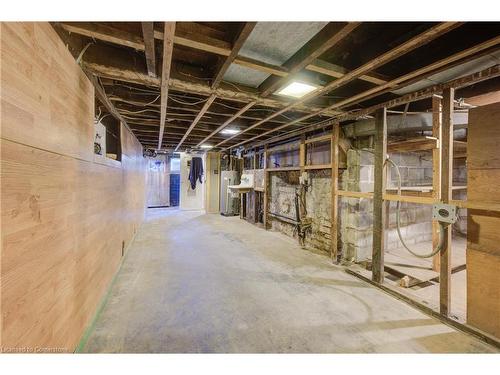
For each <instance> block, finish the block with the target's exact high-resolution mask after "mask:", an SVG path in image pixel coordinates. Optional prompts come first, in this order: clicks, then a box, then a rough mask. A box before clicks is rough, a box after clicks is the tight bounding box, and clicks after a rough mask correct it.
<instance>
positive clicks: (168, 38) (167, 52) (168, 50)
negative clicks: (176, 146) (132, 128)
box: [158, 22, 175, 149]
mask: <svg viewBox="0 0 500 375" xmlns="http://www.w3.org/2000/svg"><path fill="white" fill-rule="evenodd" d="M164 25H165V26H164V38H163V58H162V70H161V85H160V92H161V94H160V95H161V104H160V111H161V113H160V132H159V135H158V148H159V149H160V148H161V142H162V139H163V132H164V131H165V120H166V117H167V102H168V87H169V82H170V67H171V64H172V52H173V50H174V34H175V22H165V24H164Z"/></svg>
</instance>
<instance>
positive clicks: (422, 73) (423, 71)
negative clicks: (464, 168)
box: [325, 36, 500, 109]
mask: <svg viewBox="0 0 500 375" xmlns="http://www.w3.org/2000/svg"><path fill="white" fill-rule="evenodd" d="M498 44H500V36H497V37H494V38H492V39H489V40H487V41H485V42H483V43H479V44H477V45H475V46H473V47H470V48H468V49H466V50H463V51H460V52H457V53H455V54H454V55H451V56H448V57H445V58H444V59H441V60H438V61H436V62H433V63H431V64H429V65H426V66H424V67H422V68H420V69H417V70H414V71H412V72H410V73H407V74H404V75H402V76H400V77H398V78H395V79H393V80H391V81H389V82H386V83H385V84H383V85H379V86H376V87H374V88H372V89H369V90H366V91H364V92H362V93H359V94H357V95H353V96H351V97H349V98H347V99H344V100H342V101H340V102H337V103H335V104H332V105H331V106H329V107H327V108H329V109H337V108H342V107H345V106H346V105H352V104H353V103H359V102H360V101H363V100H366V99H367V98H369V97H370V98H371V97H373V96H375V94H379V93H380V92H381V91H384V90H389V89H394V88H396V87H397V88H401V87H405V86H407V85H408V84H410V83H413V81H412V82H408V81H410V80H412V79H414V78H416V77H419V79H425V78H427V77H429V76H431V75H433V74H434V72H435V71H436V70H437V69H440V68H442V67H445V66H448V65H450V64H452V63H454V62H457V61H460V60H462V59H466V58H468V57H470V56H473V55H476V54H477V53H480V52H482V51H484V50H486V49H488V48H491V47H494V46H496V45H498ZM325 109H326V108H325Z"/></svg>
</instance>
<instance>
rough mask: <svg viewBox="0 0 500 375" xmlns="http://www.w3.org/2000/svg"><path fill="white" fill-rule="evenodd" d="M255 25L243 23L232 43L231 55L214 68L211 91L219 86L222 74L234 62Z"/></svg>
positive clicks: (255, 23)
mask: <svg viewBox="0 0 500 375" xmlns="http://www.w3.org/2000/svg"><path fill="white" fill-rule="evenodd" d="M255 25H257V22H245V23H244V24H243V26H242V27H241V30H240V32H239V33H238V36H237V37H236V38H235V40H234V43H233V45H232V47H231V53H230V54H229V56H227V57H226V58H225V59H224V61H223V62H222V63H219V66H218V67H217V68H216V74H215V77H214V80H213V82H212V89H216V88H217V87H218V86H219V84H220V82H221V81H222V78H224V74H226V72H227V70H228V69H229V67H230V66H231V64H232V63H233V62H234V59H235V58H236V57H237V56H238V53H239V52H240V49H241V47H243V44H244V43H245V41H246V40H247V39H248V37H249V36H250V34H251V33H252V31H253V29H254V28H255Z"/></svg>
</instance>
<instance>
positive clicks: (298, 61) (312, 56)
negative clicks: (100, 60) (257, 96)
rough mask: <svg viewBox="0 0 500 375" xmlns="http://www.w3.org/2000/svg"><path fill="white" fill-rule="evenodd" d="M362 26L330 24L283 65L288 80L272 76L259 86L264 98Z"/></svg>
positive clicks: (356, 24) (351, 23)
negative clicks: (286, 71)
mask: <svg viewBox="0 0 500 375" xmlns="http://www.w3.org/2000/svg"><path fill="white" fill-rule="evenodd" d="M360 24H361V22H347V23H340V24H339V23H335V22H330V23H328V24H327V25H326V26H325V27H324V28H323V29H321V31H319V32H318V33H317V34H316V35H315V36H314V37H313V38H312V39H311V40H309V42H307V43H306V44H305V45H304V46H302V47H301V48H300V49H299V50H298V51H297V52H296V53H294V54H293V56H292V57H290V58H289V59H288V60H287V61H286V62H285V63H284V64H283V67H285V68H286V69H287V70H288V73H289V75H288V77H287V78H286V79H285V78H279V77H273V76H270V77H268V78H267V79H266V80H265V81H264V82H262V84H261V85H260V86H259V90H260V91H261V94H262V96H264V97H266V96H268V95H270V94H272V93H274V92H275V91H276V90H277V89H278V88H279V87H280V86H282V85H283V84H284V83H286V82H287V81H289V80H290V78H291V77H290V76H293V75H294V74H296V73H298V72H300V71H301V70H303V69H304V68H305V67H306V66H308V65H310V64H312V63H313V61H314V60H316V59H317V58H319V57H320V56H321V55H322V54H324V53H325V52H326V51H328V50H329V49H330V48H332V47H333V46H334V45H336V44H337V43H339V42H340V41H341V40H342V39H344V38H345V37H346V36H347V35H349V34H350V33H351V32H352V31H353V30H355V29H356V28H357V27H358V26H359V25H360Z"/></svg>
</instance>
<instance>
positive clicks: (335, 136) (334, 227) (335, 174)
mask: <svg viewBox="0 0 500 375" xmlns="http://www.w3.org/2000/svg"><path fill="white" fill-rule="evenodd" d="M339 137H340V124H339V123H336V124H333V128H332V135H331V141H330V145H331V156H330V164H331V168H332V176H331V179H332V181H331V189H332V191H331V196H332V198H331V199H332V207H331V215H330V225H331V226H330V238H331V239H330V241H331V245H330V246H331V249H330V257H331V259H332V262H333V263H337V259H338V253H337V248H338V211H339V208H338V194H337V191H338V184H339Z"/></svg>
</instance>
